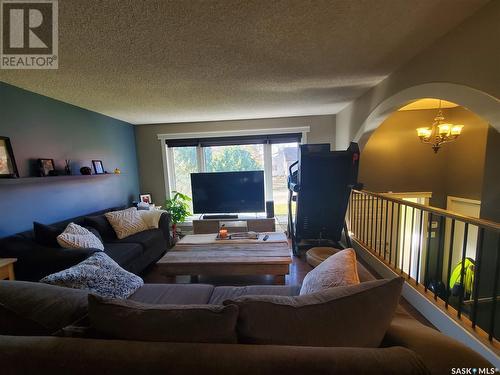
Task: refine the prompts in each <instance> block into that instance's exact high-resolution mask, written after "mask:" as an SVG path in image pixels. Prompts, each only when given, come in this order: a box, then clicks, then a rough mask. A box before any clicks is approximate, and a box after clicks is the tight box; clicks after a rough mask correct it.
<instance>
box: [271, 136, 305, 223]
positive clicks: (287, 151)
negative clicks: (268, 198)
mask: <svg viewBox="0 0 500 375" xmlns="http://www.w3.org/2000/svg"><path fill="white" fill-rule="evenodd" d="M272 156H273V159H272V160H273V162H272V163H273V165H272V171H273V200H274V214H275V215H276V216H286V215H288V186H287V185H288V168H290V165H292V164H293V163H294V162H296V161H297V160H298V157H299V144H298V142H293V143H277V144H273V145H272Z"/></svg>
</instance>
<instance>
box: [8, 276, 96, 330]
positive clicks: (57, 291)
mask: <svg viewBox="0 0 500 375" xmlns="http://www.w3.org/2000/svg"><path fill="white" fill-rule="evenodd" d="M86 313H87V292H86V291H84V290H77V289H69V288H61V287H58V286H53V285H46V284H41V283H31V282H25V281H0V334H2V335H33V336H34V335H50V334H52V333H54V332H55V331H57V330H59V329H60V328H62V327H64V326H66V325H68V324H71V323H73V322H75V321H76V320H78V319H80V318H81V317H83V316H84V315H85V314H86Z"/></svg>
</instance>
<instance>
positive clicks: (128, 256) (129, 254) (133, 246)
mask: <svg viewBox="0 0 500 375" xmlns="http://www.w3.org/2000/svg"><path fill="white" fill-rule="evenodd" d="M104 252H105V253H106V254H108V255H109V257H110V258H111V259H113V260H114V261H115V262H116V263H118V264H120V265H122V266H124V265H127V264H129V263H130V262H132V261H134V260H135V259H137V258H139V257H140V256H142V254H143V249H142V246H141V245H140V244H138V243H119V242H108V243H105V244H104Z"/></svg>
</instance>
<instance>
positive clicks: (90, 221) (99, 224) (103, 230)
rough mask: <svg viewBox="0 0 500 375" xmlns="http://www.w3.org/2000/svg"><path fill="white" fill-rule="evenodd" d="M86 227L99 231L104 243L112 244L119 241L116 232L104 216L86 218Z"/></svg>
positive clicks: (84, 220)
mask: <svg viewBox="0 0 500 375" xmlns="http://www.w3.org/2000/svg"><path fill="white" fill-rule="evenodd" d="M83 222H84V224H85V225H86V226H89V227H93V228H95V229H97V231H98V232H99V234H100V235H101V237H102V239H103V240H104V242H111V241H114V240H116V239H117V237H116V233H115V230H114V229H113V227H112V226H111V224H110V223H109V221H108V219H107V218H106V216H104V215H95V216H86V217H85V218H84V219H83Z"/></svg>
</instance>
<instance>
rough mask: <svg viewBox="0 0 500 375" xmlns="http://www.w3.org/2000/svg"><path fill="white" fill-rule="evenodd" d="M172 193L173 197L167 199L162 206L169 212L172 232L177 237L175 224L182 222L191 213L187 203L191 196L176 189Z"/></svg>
mask: <svg viewBox="0 0 500 375" xmlns="http://www.w3.org/2000/svg"><path fill="white" fill-rule="evenodd" d="M172 194H173V195H174V196H173V198H170V199H167V200H166V201H165V205H164V207H163V208H164V209H165V210H166V211H167V212H168V213H169V214H170V220H171V221H172V232H173V237H174V239H175V238H176V237H177V224H178V223H182V222H184V221H185V220H186V218H187V217H188V216H190V215H191V212H189V204H188V202H190V201H191V198H190V197H188V196H187V195H185V194H182V193H179V192H178V191H173V192H172Z"/></svg>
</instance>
